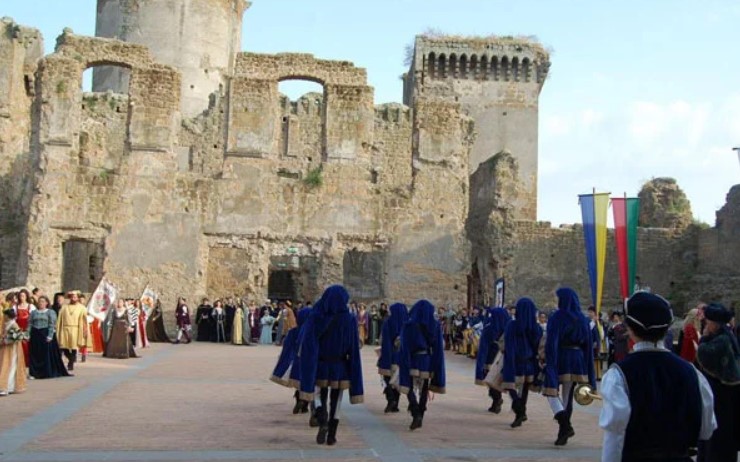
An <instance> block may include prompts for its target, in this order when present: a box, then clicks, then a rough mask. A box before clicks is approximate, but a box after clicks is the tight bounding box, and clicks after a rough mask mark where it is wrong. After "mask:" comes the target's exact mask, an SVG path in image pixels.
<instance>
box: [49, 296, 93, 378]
mask: <svg viewBox="0 0 740 462" xmlns="http://www.w3.org/2000/svg"><path fill="white" fill-rule="evenodd" d="M67 297H69V304H68V305H64V306H63V307H62V309H61V310H59V316H58V317H57V329H56V331H57V340H58V341H59V348H61V349H62V352H63V353H64V356H66V357H67V370H70V371H72V370H74V366H75V362H77V350H78V349H80V348H82V347H84V346H86V345H87V336H88V335H89V333H90V328H89V326H88V324H87V308H86V307H85V306H84V305H82V304H81V303H80V291H79V290H73V291H70V292H68V293H67Z"/></svg>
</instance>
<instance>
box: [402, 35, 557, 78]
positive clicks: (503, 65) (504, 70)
mask: <svg viewBox="0 0 740 462" xmlns="http://www.w3.org/2000/svg"><path fill="white" fill-rule="evenodd" d="M549 69H550V57H549V53H548V52H547V50H545V48H544V47H543V46H542V45H541V44H539V43H538V42H535V41H533V40H531V39H526V38H513V37H493V36H492V37H480V38H477V37H471V38H464V37H455V36H438V37H430V36H423V35H421V36H418V37H417V38H416V43H415V53H414V61H413V66H412V71H413V72H416V73H419V72H420V73H421V74H422V78H429V79H440V80H444V79H469V80H477V81H486V80H490V81H502V82H522V83H537V84H540V85H541V84H542V83H543V82H544V81H545V79H546V78H547V73H548V71H549Z"/></svg>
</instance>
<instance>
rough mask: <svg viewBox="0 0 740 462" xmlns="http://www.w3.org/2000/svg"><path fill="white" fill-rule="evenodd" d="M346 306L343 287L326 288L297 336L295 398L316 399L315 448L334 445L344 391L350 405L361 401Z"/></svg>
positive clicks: (354, 337)
mask: <svg viewBox="0 0 740 462" xmlns="http://www.w3.org/2000/svg"><path fill="white" fill-rule="evenodd" d="M348 302H349V294H348V293H347V290H346V289H345V288H344V287H342V286H340V285H333V286H330V287H329V288H327V289H326V290H325V291H324V293H323V295H322V296H321V299H320V300H319V301H318V302H317V303H316V304H315V305H314V307H313V308H312V309H311V315H310V316H309V317H308V320H306V324H305V326H304V331H303V333H302V335H301V337H302V339H301V345H300V347H299V349H300V350H299V353H298V354H299V359H300V368H301V370H300V377H301V380H300V394H299V396H300V398H301V399H302V400H305V401H311V400H314V398H316V399H317V402H316V413H315V415H316V419H317V421H318V424H319V430H318V433H317V435H316V443H318V444H324V443H326V444H328V445H330V446H331V445H334V444H336V442H337V428H338V426H339V418H338V415H339V414H338V413H339V410H340V406H341V403H342V395H343V393H344V391H345V390H349V397H350V403H351V404H358V403H362V402H363V399H364V398H363V383H362V360H361V357H360V336H359V333H358V331H357V320H356V318H355V317H354V316H353V315H352V314H351V313H350V312H349V308H348V306H347V303H348ZM316 388H319V393H318V396H315V391H316Z"/></svg>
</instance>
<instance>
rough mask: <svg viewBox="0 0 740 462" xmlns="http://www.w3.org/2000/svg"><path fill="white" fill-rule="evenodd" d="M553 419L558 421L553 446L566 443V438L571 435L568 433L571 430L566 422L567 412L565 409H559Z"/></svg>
mask: <svg viewBox="0 0 740 462" xmlns="http://www.w3.org/2000/svg"><path fill="white" fill-rule="evenodd" d="M555 420H557V421H558V438H557V439H556V440H555V446H565V445H566V444H568V438H570V437H571V435H570V433H571V432H572V430H573V429H572V427H570V423H569V422H568V414H567V413H566V412H565V411H560V412H558V413H557V414H555ZM569 430H570V431H569ZM573 434H575V432H573Z"/></svg>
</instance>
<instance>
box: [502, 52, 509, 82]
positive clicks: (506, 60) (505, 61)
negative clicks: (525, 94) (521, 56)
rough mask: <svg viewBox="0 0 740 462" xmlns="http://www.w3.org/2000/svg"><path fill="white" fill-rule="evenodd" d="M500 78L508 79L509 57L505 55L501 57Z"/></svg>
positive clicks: (506, 80)
mask: <svg viewBox="0 0 740 462" xmlns="http://www.w3.org/2000/svg"><path fill="white" fill-rule="evenodd" d="M501 79H502V80H504V81H505V82H508V81H509V58H508V57H507V56H504V57H503V58H501Z"/></svg>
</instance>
